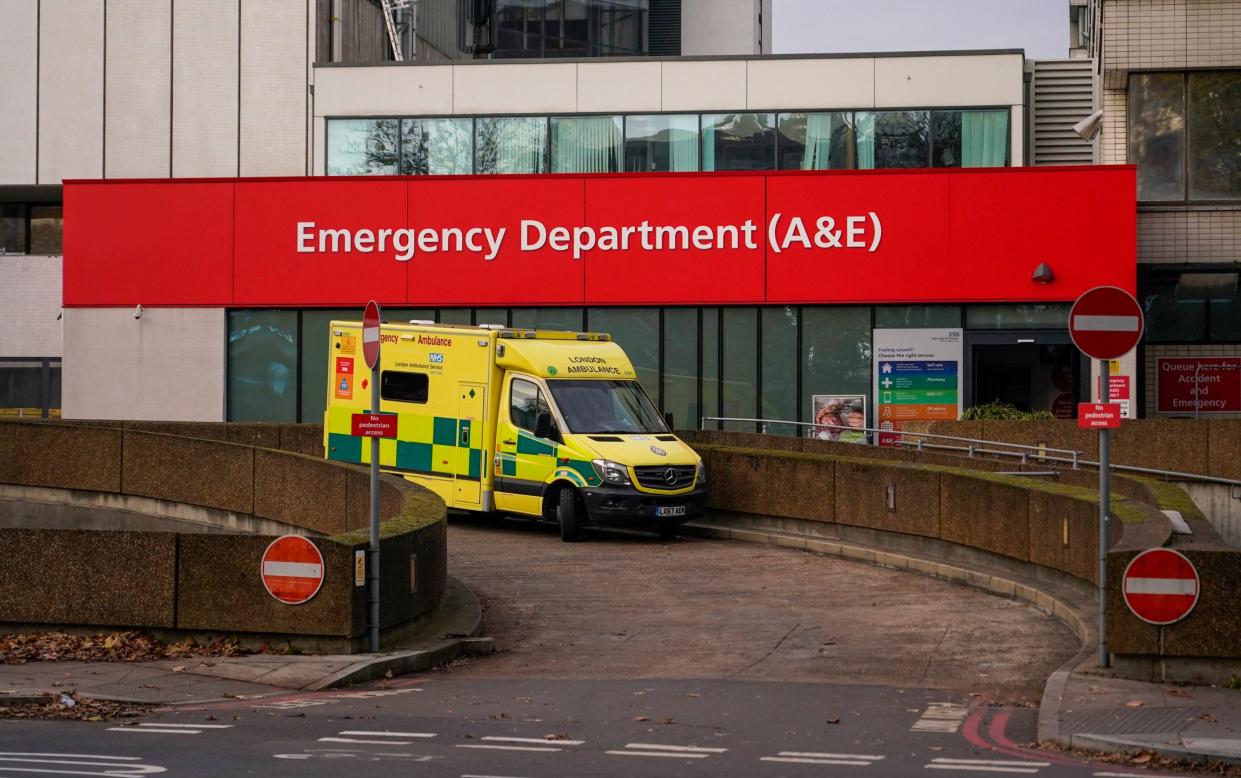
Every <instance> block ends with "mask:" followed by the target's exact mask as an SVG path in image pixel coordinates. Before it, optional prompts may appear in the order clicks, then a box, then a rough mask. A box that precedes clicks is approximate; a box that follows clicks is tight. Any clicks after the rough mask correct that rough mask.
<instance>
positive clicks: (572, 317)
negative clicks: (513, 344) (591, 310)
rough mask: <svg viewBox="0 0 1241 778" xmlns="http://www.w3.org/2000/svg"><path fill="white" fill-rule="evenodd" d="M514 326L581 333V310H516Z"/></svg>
mask: <svg viewBox="0 0 1241 778" xmlns="http://www.w3.org/2000/svg"><path fill="white" fill-rule="evenodd" d="M513 326H514V327H522V328H525V329H530V330H560V331H562V332H581V331H582V330H583V329H585V327H583V326H582V309H581V308H514V309H513Z"/></svg>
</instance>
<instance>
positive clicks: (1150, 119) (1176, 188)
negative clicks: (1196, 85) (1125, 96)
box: [1129, 73, 1185, 200]
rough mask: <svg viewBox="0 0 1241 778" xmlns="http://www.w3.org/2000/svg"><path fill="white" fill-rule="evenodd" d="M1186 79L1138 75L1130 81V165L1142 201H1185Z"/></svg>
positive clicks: (1172, 75)
mask: <svg viewBox="0 0 1241 778" xmlns="http://www.w3.org/2000/svg"><path fill="white" fill-rule="evenodd" d="M1184 155H1185V77H1184V76H1183V75H1181V74H1180V73H1139V74H1137V75H1134V76H1132V77H1131V78H1130V79H1129V161H1130V162H1132V163H1134V164H1136V165H1137V166H1138V199H1139V200H1183V199H1185V165H1184Z"/></svg>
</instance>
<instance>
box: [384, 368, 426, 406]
mask: <svg viewBox="0 0 1241 778" xmlns="http://www.w3.org/2000/svg"><path fill="white" fill-rule="evenodd" d="M380 375H381V379H380V382H379V396H380V397H382V398H383V399H385V400H395V401H396V402H401V403H425V402H426V401H427V376H426V373H405V372H402V371H400V370H385V371H383V372H382V373H381V374H380Z"/></svg>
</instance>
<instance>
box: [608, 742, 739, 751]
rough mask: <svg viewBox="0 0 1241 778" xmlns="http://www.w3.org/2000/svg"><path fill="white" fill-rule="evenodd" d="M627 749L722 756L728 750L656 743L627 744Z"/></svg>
mask: <svg viewBox="0 0 1241 778" xmlns="http://www.w3.org/2000/svg"><path fill="white" fill-rule="evenodd" d="M625 748H641V749H643V750H646V751H688V752H690V753H695V754H722V753H724V752H725V751H727V750H728V749H727V748H703V747H702V746H665V745H658V744H656V743H626V744H625Z"/></svg>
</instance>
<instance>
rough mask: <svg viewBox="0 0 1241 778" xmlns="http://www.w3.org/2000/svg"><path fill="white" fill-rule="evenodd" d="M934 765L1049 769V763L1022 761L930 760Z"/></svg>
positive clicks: (943, 758)
mask: <svg viewBox="0 0 1241 778" xmlns="http://www.w3.org/2000/svg"><path fill="white" fill-rule="evenodd" d="M931 761H932V762H934V763H936V764H986V765H991V766H993V767H1049V766H1051V762H1027V761H1026V760H1024V759H949V758H947V757H941V758H939V759H932V760H931Z"/></svg>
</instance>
